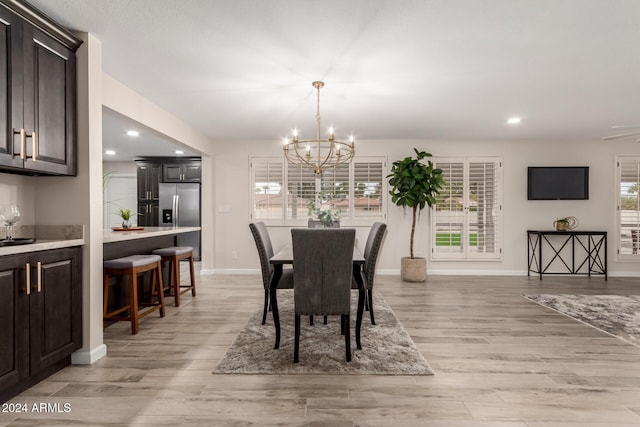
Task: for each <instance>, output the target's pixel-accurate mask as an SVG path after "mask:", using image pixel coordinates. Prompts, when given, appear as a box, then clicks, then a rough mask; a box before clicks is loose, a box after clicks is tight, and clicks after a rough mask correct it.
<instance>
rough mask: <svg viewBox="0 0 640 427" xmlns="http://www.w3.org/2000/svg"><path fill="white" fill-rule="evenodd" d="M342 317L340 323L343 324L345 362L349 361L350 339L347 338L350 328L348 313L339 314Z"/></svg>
mask: <svg viewBox="0 0 640 427" xmlns="http://www.w3.org/2000/svg"><path fill="white" fill-rule="evenodd" d="M341 318H342V324H343V325H344V345H345V350H346V352H347V362H351V340H350V339H349V338H350V337H349V335H350V333H349V330H350V329H351V327H350V326H351V322H350V320H349V315H348V314H343V315H342V316H341Z"/></svg>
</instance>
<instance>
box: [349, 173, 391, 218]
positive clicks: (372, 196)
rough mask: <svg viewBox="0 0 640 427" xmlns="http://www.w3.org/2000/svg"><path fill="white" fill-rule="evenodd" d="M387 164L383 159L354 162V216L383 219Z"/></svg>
mask: <svg viewBox="0 0 640 427" xmlns="http://www.w3.org/2000/svg"><path fill="white" fill-rule="evenodd" d="M384 167H385V164H384V162H383V161H381V160H377V161H376V160H371V161H367V162H359V161H355V162H353V216H354V218H373V219H383V218H384V213H383V212H384V211H383V206H382V205H383V199H382V187H383V179H384V176H383V174H384Z"/></svg>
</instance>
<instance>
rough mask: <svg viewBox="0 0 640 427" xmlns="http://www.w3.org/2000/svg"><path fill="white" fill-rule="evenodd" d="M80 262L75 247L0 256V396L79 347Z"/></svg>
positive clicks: (54, 367)
mask: <svg viewBox="0 0 640 427" xmlns="http://www.w3.org/2000/svg"><path fill="white" fill-rule="evenodd" d="M81 264H82V249H81V248H80V247H75V248H64V249H54V250H49V251H41V252H32V253H30V254H24V255H8V256H4V257H0V339H1V340H2V341H1V342H2V343H3V345H2V346H0V401H3V402H4V401H6V400H7V399H9V398H11V397H12V396H14V395H16V394H18V393H20V392H21V391H23V390H25V389H27V388H28V387H31V386H32V385H34V384H36V383H37V382H38V381H41V380H42V379H44V378H46V377H47V376H49V375H51V374H53V373H54V372H56V371H58V370H59V369H62V368H63V367H64V366H66V365H68V364H70V363H71V353H73V352H74V351H76V350H78V349H79V348H80V347H82V265H81Z"/></svg>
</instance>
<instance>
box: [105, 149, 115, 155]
mask: <svg viewBox="0 0 640 427" xmlns="http://www.w3.org/2000/svg"><path fill="white" fill-rule="evenodd" d="M104 154H108V155H109V156H114V155H115V154H116V152H115V151H113V150H106V151H105V152H104Z"/></svg>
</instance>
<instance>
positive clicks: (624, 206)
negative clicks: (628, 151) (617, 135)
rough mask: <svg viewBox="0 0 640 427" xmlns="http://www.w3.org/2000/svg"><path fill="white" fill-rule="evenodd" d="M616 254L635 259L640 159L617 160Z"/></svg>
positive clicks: (639, 236)
mask: <svg viewBox="0 0 640 427" xmlns="http://www.w3.org/2000/svg"><path fill="white" fill-rule="evenodd" d="M617 166H618V195H617V196H618V205H617V209H618V254H619V255H620V258H622V259H624V258H631V259H637V257H638V256H639V255H638V252H639V251H638V247H640V198H639V194H638V187H639V186H640V157H620V158H618V163H617Z"/></svg>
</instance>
